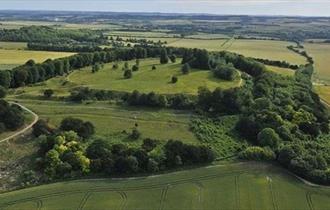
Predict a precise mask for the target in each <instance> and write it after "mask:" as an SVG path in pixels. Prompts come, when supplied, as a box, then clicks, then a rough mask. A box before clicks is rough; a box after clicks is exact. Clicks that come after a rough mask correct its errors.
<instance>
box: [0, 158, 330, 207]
mask: <svg viewBox="0 0 330 210" xmlns="http://www.w3.org/2000/svg"><path fill="white" fill-rule="evenodd" d="M329 197H330V190H329V189H327V188H321V187H319V188H316V187H309V186H307V185H305V184H303V183H301V182H300V181H298V180H297V179H295V178H293V177H292V176H290V175H288V174H287V173H286V172H285V171H283V170H282V169H279V168H277V167H275V166H272V165H266V164H262V163H258V164H257V163H244V164H231V165H230V164H229V165H225V166H220V165H217V166H214V167H207V168H199V169H193V170H187V171H180V172H174V173H170V174H165V175H160V176H154V177H141V178H137V179H103V180H89V181H88V180H81V181H71V182H62V183H56V184H50V185H43V186H39V187H33V188H29V189H24V190H20V191H13V192H10V193H5V194H1V195H0V207H1V208H2V209H8V210H9V209H22V210H23V209H29V210H32V209H84V210H88V209H93V210H99V209H100V210H101V209H126V210H129V209H134V210H137V209H144V210H146V209H152V210H154V209H164V210H166V209H171V210H176V209H178V210H182V209H219V208H220V209H226V210H230V209H237V210H243V209H244V210H256V209H260V210H264V209H278V210H287V209H299V210H310V209H313V210H324V209H329V208H330V201H329Z"/></svg>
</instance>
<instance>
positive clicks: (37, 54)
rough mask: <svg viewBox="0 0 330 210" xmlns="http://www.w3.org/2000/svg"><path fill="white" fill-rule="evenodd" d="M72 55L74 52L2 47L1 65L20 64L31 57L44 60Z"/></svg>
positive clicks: (0, 52)
mask: <svg viewBox="0 0 330 210" xmlns="http://www.w3.org/2000/svg"><path fill="white" fill-rule="evenodd" d="M70 55H73V53H66V52H44V51H26V50H4V49H0V65H20V64H24V63H25V62H26V61H28V60H30V59H33V60H34V61H35V62H43V61H45V60H47V59H48V58H51V59H55V58H61V57H67V56H70Z"/></svg>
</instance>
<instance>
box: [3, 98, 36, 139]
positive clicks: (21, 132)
mask: <svg viewBox="0 0 330 210" xmlns="http://www.w3.org/2000/svg"><path fill="white" fill-rule="evenodd" d="M10 103H11V104H15V105H17V106H19V107H21V108H22V109H23V110H25V111H27V112H29V113H30V114H32V115H33V117H34V120H33V122H31V123H30V124H29V125H28V126H26V127H24V128H23V129H21V130H19V131H17V132H15V133H14V134H13V135H10V136H8V137H6V138H5V139H1V140H0V143H3V142H5V141H9V140H11V139H13V138H15V137H17V136H20V135H22V134H24V133H25V132H27V131H28V130H29V129H31V128H32V126H33V125H34V124H36V122H37V121H38V120H39V116H38V115H37V114H36V113H34V112H33V111H31V110H30V109H28V108H26V107H25V106H23V105H21V104H19V103H16V102H10Z"/></svg>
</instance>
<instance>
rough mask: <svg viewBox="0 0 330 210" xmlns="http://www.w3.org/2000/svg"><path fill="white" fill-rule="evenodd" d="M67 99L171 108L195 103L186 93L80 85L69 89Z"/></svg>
mask: <svg viewBox="0 0 330 210" xmlns="http://www.w3.org/2000/svg"><path fill="white" fill-rule="evenodd" d="M69 100H71V101H75V102H82V101H89V100H98V101H106V100H117V101H123V102H124V103H126V104H127V105H130V106H150V107H157V108H166V107H167V108H172V109H192V108H193V107H194V106H195V104H196V98H195V97H194V96H190V95H186V94H173V95H170V94H168V95H164V94H156V93H154V92H150V93H140V92H139V91H137V90H135V91H133V92H132V93H127V92H118V91H111V90H94V89H90V88H88V87H81V88H77V89H75V90H73V91H71V95H70V96H69Z"/></svg>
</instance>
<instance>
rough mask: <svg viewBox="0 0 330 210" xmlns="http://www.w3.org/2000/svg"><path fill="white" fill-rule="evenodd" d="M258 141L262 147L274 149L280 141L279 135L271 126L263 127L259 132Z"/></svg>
mask: <svg viewBox="0 0 330 210" xmlns="http://www.w3.org/2000/svg"><path fill="white" fill-rule="evenodd" d="M258 142H259V144H260V145H261V146H263V147H266V146H268V147H270V148H273V149H276V148H277V147H278V145H279V143H280V137H279V136H278V134H277V133H276V132H275V131H274V130H273V129H272V128H265V129H263V130H262V131H260V132H259V134H258Z"/></svg>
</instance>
